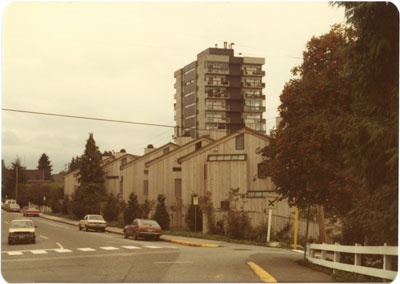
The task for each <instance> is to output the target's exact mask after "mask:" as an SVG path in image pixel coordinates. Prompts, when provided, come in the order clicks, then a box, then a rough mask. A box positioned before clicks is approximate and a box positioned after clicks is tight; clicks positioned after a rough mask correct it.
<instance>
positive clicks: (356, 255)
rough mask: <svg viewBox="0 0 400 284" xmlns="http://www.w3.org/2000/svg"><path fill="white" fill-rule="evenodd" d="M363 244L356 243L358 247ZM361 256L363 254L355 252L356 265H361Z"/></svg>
mask: <svg viewBox="0 0 400 284" xmlns="http://www.w3.org/2000/svg"><path fill="white" fill-rule="evenodd" d="M359 246H361V245H360V244H356V247H359ZM361 256H362V254H358V253H355V254H354V265H355V266H361Z"/></svg>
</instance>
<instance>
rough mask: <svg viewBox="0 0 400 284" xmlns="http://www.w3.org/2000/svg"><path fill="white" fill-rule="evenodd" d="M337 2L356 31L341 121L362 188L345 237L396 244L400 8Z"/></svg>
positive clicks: (350, 168)
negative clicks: (347, 105)
mask: <svg viewBox="0 0 400 284" xmlns="http://www.w3.org/2000/svg"><path fill="white" fill-rule="evenodd" d="M338 5H340V6H343V7H344V8H345V12H346V18H347V22H348V23H349V24H350V25H352V26H353V27H354V29H355V30H356V33H357V40H356V41H355V42H354V44H352V45H351V46H350V47H349V49H348V50H347V52H348V58H349V63H348V66H347V67H348V69H349V72H348V74H349V75H348V78H349V81H351V82H352V84H351V86H350V88H349V92H350V93H351V96H352V98H353V102H352V104H351V109H352V112H351V113H350V114H346V115H344V116H343V117H342V118H341V119H339V120H338V121H337V123H338V124H339V126H340V127H341V128H342V129H343V131H342V133H341V137H340V138H341V140H342V141H343V146H344V147H343V150H344V151H343V152H344V153H343V157H344V158H343V161H344V164H345V166H346V168H347V172H348V175H351V176H353V177H354V178H355V179H357V181H358V185H359V190H360V198H358V199H356V200H354V203H353V206H352V209H351V211H350V212H348V214H346V218H345V220H344V221H345V228H344V235H345V236H347V238H345V240H344V241H345V242H349V243H351V242H353V241H354V240H355V238H354V237H351V235H353V236H355V237H356V238H358V240H357V241H359V242H361V243H362V241H364V242H366V243H369V244H382V243H383V242H387V243H388V244H392V245H397V243H398V240H397V237H398V236H397V233H398V134H399V124H398V118H399V113H398V110H399V104H398V103H399V97H398V95H399V81H398V80H399V12H398V10H397V8H396V7H395V5H393V4H392V3H390V2H340V3H338ZM355 232H357V233H355ZM360 239H361V240H360Z"/></svg>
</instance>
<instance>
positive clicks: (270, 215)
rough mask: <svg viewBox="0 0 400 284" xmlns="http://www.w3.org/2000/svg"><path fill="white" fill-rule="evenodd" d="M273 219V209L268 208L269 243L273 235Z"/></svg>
mask: <svg viewBox="0 0 400 284" xmlns="http://www.w3.org/2000/svg"><path fill="white" fill-rule="evenodd" d="M271 219H272V209H268V231H267V243H269V240H270V236H271Z"/></svg>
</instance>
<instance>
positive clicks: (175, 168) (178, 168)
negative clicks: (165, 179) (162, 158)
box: [172, 167, 182, 172]
mask: <svg viewBox="0 0 400 284" xmlns="http://www.w3.org/2000/svg"><path fill="white" fill-rule="evenodd" d="M172 171H173V172H180V171H182V168H181V167H173V168H172Z"/></svg>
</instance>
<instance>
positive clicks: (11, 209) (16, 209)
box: [7, 203, 21, 212]
mask: <svg viewBox="0 0 400 284" xmlns="http://www.w3.org/2000/svg"><path fill="white" fill-rule="evenodd" d="M7 211H8V212H21V207H19V205H18V204H16V203H11V204H9V205H8V208H7Z"/></svg>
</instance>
